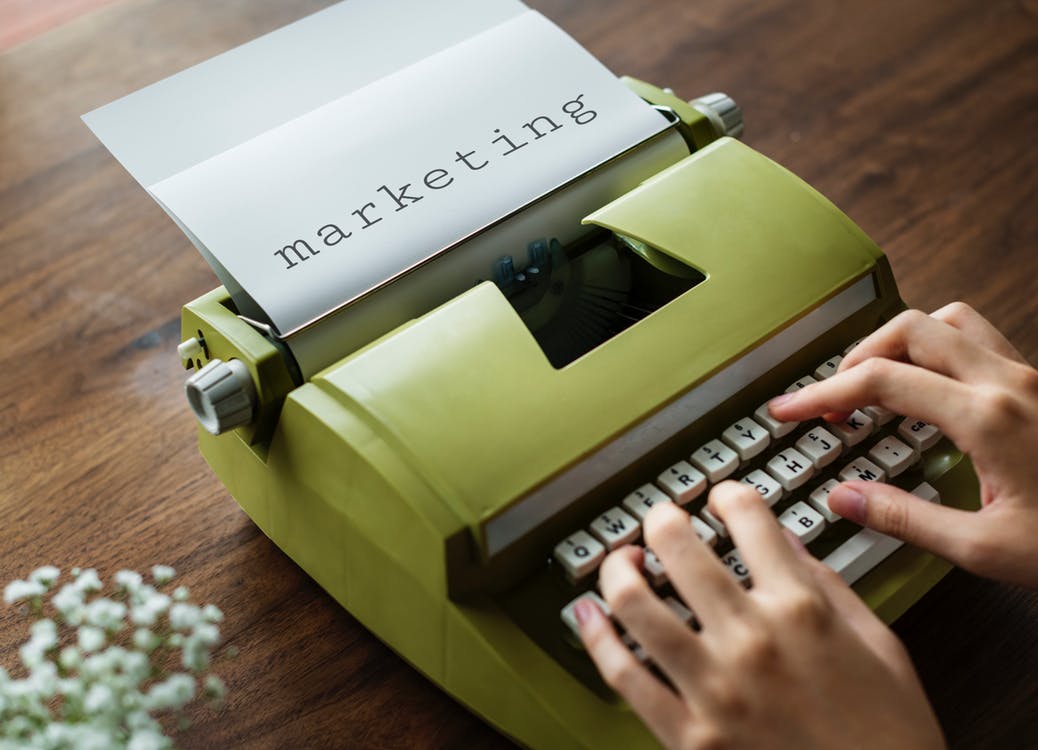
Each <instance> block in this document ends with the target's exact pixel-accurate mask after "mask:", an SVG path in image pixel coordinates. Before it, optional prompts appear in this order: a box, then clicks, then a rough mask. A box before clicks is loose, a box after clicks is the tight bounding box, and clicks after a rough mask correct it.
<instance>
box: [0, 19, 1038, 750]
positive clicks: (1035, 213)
mask: <svg viewBox="0 0 1038 750" xmlns="http://www.w3.org/2000/svg"><path fill="white" fill-rule="evenodd" d="M322 5H324V3H322V2H317V1H316V0H313V1H309V2H304V1H301V0H299V1H293V2H285V1H284V0H227V1H225V2H219V3H217V2H213V1H212V0H178V1H177V2H160V1H159V0H124V1H123V2H120V3H117V4H115V5H113V6H111V7H108V8H105V9H103V10H100V11H98V12H96V13H93V14H91V15H89V16H87V17H85V18H83V19H81V20H79V21H76V22H74V23H72V24H70V25H68V26H66V27H63V28H61V29H58V30H56V31H54V32H51V33H49V34H47V35H46V36H44V37H41V38H39V39H37V40H34V41H32V42H29V43H26V44H24V45H22V46H20V47H17V48H15V49H14V50H12V51H10V52H8V53H6V54H4V55H3V56H0V264H2V265H0V341H2V345H0V365H2V367H0V372H2V383H3V385H2V386H0V389H2V390H0V392H2V396H0V582H4V581H7V580H10V579H12V578H15V577H18V576H21V575H24V574H26V573H27V572H28V571H29V570H31V569H32V568H33V567H35V566H37V565H40V564H44V563H52V564H55V565H59V566H62V567H64V568H68V567H71V566H73V565H84V564H86V565H93V566H96V567H98V568H99V569H100V570H101V572H102V573H104V574H108V575H110V574H111V573H113V572H115V571H116V570H118V569H119V568H123V567H130V568H136V569H144V568H146V567H147V566H150V565H151V564H153V563H156V562H164V563H168V564H171V565H174V566H175V567H176V568H178V570H179V571H181V574H182V579H183V582H184V583H187V584H189V585H191V586H192V588H193V590H194V591H195V593H196V594H197V595H198V596H199V597H200V598H202V599H204V600H211V601H216V602H218V603H219V604H220V605H221V606H222V607H223V608H224V609H225V610H226V612H227V615H228V616H227V621H226V624H225V629H224V630H225V634H226V636H227V638H228V640H229V642H231V643H233V644H234V645H235V646H237V647H238V648H239V649H240V655H239V656H238V658H237V659H235V660H233V661H228V662H226V663H223V664H222V665H221V672H222V674H224V676H225V677H226V678H227V681H228V683H229V685H230V689H231V693H230V700H229V703H228V706H227V708H226V711H225V712H224V713H223V714H222V715H220V716H218V717H213V716H211V715H210V714H208V713H207V712H205V711H200V712H198V714H197V715H196V716H195V724H194V726H193V727H192V728H191V729H189V730H187V731H186V732H185V733H184V734H182V735H181V738H180V742H181V743H182V745H183V746H184V747H197V748H208V747H250V748H251V747H259V748H263V747H270V748H289V747H291V748H299V747H358V748H366V747H387V748H396V747H399V748H404V747H408V748H414V747H419V748H425V747H429V748H456V747H466V748H475V747H480V748H490V747H505V746H508V743H507V741H506V740H504V739H503V738H501V737H500V736H499V735H497V734H496V733H495V732H494V731H493V730H491V729H489V728H488V727H486V726H484V725H483V724H482V723H481V722H480V721H479V720H477V719H476V718H474V717H473V716H471V715H470V714H468V713H467V712H466V711H465V710H464V709H462V708H461V707H460V706H458V705H457V704H455V703H454V702H453V701H452V700H451V699H450V698H448V697H446V696H445V695H444V694H443V693H441V692H440V691H439V690H438V689H437V688H435V687H434V686H433V685H432V684H430V683H429V682H427V681H426V680H425V679H424V678H422V677H421V676H420V675H418V674H417V673H416V672H414V671H413V670H411V669H410V668H409V667H408V666H407V665H405V664H404V663H403V662H402V661H401V660H400V659H399V658H398V657H396V656H395V655H394V654H393V653H392V652H390V651H389V650H388V649H387V648H385V647H384V646H383V645H381V643H379V641H377V640H376V639H375V638H374V637H373V636H372V635H371V634H369V633H368V632H367V631H365V630H364V629H363V628H362V627H361V626H360V625H358V624H357V622H356V621H355V620H353V619H352V618H351V617H350V615H349V614H347V613H346V612H344V611H343V610H342V609H341V608H340V607H339V606H338V605H337V604H335V602H333V601H332V600H331V598H330V597H328V596H327V595H325V594H324V593H323V592H322V591H321V590H320V589H318V587H317V586H316V585H315V584H313V583H312V582H311V581H310V580H309V579H308V578H307V577H306V576H305V575H304V574H303V573H302V571H301V570H300V569H299V568H297V567H296V566H295V565H294V564H293V563H292V562H291V561H289V560H288V559H287V558H286V557H285V556H284V555H282V554H281V553H280V552H279V551H278V550H277V548H275V547H274V546H273V545H272V544H271V543H270V542H269V541H268V540H267V539H266V538H265V537H263V535H262V534H260V533H259V532H258V531H257V530H256V528H255V527H254V526H253V525H252V524H251V523H250V522H249V520H248V519H247V518H246V517H245V515H244V514H243V513H242V512H241V511H240V510H239V509H238V507H237V505H236V504H235V503H234V501H233V500H232V499H231V498H230V497H229V496H228V494H227V493H226V491H225V490H224V488H223V487H222V486H221V484H220V483H219V482H218V481H217V480H216V478H215V477H214V476H213V475H212V474H211V473H210V472H209V470H208V468H207V466H206V465H205V463H204V462H203V460H202V458H201V457H200V456H199V454H198V452H197V450H196V446H195V439H194V418H193V417H192V416H191V415H190V413H189V411H188V409H187V407H186V404H185V401H184V397H183V391H182V385H181V384H182V381H183V372H182V371H181V370H180V367H179V365H178V362H177V359H176V356H175V352H174V347H175V345H176V344H177V343H178V334H179V309H180V306H181V304H183V303H184V302H186V301H188V300H191V299H193V298H194V297H196V296H198V295H199V294H202V293H204V292H206V291H208V290H209V289H210V288H212V287H213V286H214V285H215V284H216V280H215V278H214V277H213V275H212V273H211V272H210V271H209V269H208V267H207V266H206V265H205V263H204V262H203V261H202V259H201V258H200V257H199V256H198V255H197V253H196V252H195V251H194V250H193V248H192V247H191V246H190V244H189V243H188V242H187V240H186V239H185V238H184V237H183V236H182V235H181V234H180V232H179V231H178V230H177V229H176V228H175V227H174V225H173V223H172V222H171V221H170V220H169V219H168V218H167V217H166V216H165V214H163V212H162V211H161V210H160V209H159V208H158V207H157V206H156V205H155V204H154V203H153V202H152V201H151V200H150V199H149V198H148V197H147V195H145V193H144V191H143V190H141V189H140V188H139V187H138V185H137V184H136V183H135V182H134V181H133V180H132V179H131V178H130V177H129V175H127V174H126V173H125V172H124V171H123V169H122V168H121V167H120V166H119V165H118V164H117V163H116V162H115V160H114V159H113V158H112V157H111V156H110V155H109V154H108V153H107V151H105V149H104V148H103V147H102V146H101V145H100V144H99V143H98V142H97V141H96V140H95V139H94V138H93V136H92V135H91V134H90V133H89V132H88V130H87V129H86V127H85V126H84V125H83V124H82V123H81V122H80V120H79V115H80V114H82V113H83V112H86V111H88V110H90V109H92V108H94V107H96V106H98V105H101V104H104V103H106V102H108V101H110V100H112V99H113V98H116V97H118V96H121V95H123V94H126V93H129V92H130V91H133V90H135V89H137V88H138V87H140V86H142V85H145V84H147V83H150V82H153V81H155V80H157V79H159V78H161V77H163V76H166V75H169V74H171V73H174V72H176V71H178V70H180V69H182V68H184V67H186V66H188V65H191V64H193V63H196V62H199V61H201V60H203V59H205V58H207V57H209V56H211V55H213V54H216V53H219V52H221V51H223V50H226V49H228V48H230V47H232V46H234V45H236V44H239V43H241V42H244V41H246V40H248V39H250V38H252V37H254V36H256V35H258V34H261V33H264V32H266V31H269V30H271V29H274V28H276V27H278V26H279V25H281V24H283V23H286V22H289V21H292V20H294V19H296V18H299V17H301V16H302V15H304V14H306V13H308V12H311V11H313V10H316V9H318V8H319V7H321V6H322ZM531 5H533V6H534V7H536V8H538V9H540V10H543V11H544V12H545V13H546V14H547V15H548V16H549V17H550V18H552V19H553V20H555V21H556V22H558V23H559V24H560V25H561V26H562V27H563V28H565V29H566V30H567V31H569V32H570V33H571V34H572V35H573V36H575V37H576V38H577V40H578V41H580V42H581V43H583V44H584V45H585V46H586V47H587V48H588V49H590V50H591V51H592V52H593V53H594V54H595V55H597V56H598V57H599V58H600V59H601V60H602V61H604V62H605V63H606V64H607V65H608V66H609V67H610V68H612V69H613V70H614V71H617V72H623V73H629V74H632V75H635V76H638V77H640V78H644V79H646V80H649V81H652V82H655V83H658V84H660V85H667V86H671V87H673V88H674V89H675V90H676V91H677V92H678V93H680V94H682V95H685V96H687V97H691V96H695V95H699V94H701V93H705V92H707V91H713V90H721V91H726V92H728V93H729V94H731V95H732V96H734V97H735V98H736V99H737V100H738V101H739V102H740V103H741V104H742V106H743V109H744V112H745V118H746V122H747V130H746V140H747V141H748V142H749V143H750V144H751V145H752V146H754V147H755V148H757V149H758V150H760V151H763V152H764V153H765V154H768V155H769V156H771V157H773V158H775V159H776V160H778V161H780V162H781V163H783V164H785V165H786V166H788V167H789V168H791V169H792V170H793V171H795V172H797V173H798V174H800V175H801V176H802V177H804V178H805V179H807V180H808V181H809V182H811V183H812V184H814V185H815V186H816V187H818V188H819V189H820V190H821V191H822V192H824V193H825V194H826V195H828V196H829V197H830V198H832V199H833V200H834V201H835V202H836V203H837V205H839V206H840V207H841V208H843V209H844V210H845V211H846V212H847V213H848V214H849V215H850V216H851V217H852V218H854V219H855V220H856V221H857V222H858V223H859V224H860V225H861V226H862V227H863V228H864V229H865V230H866V231H867V232H868V233H869V234H870V235H871V236H872V237H873V238H875V239H876V240H877V241H878V242H879V244H880V245H881V246H883V247H884V248H885V250H886V252H887V253H888V254H889V256H890V259H891V262H892V264H893V267H894V271H895V273H896V275H897V276H898V278H899V281H900V286H901V290H902V293H903V296H904V297H905V299H906V300H907V301H908V302H909V304H911V305H913V306H917V307H920V308H922V309H924V310H929V309H933V308H936V307H938V306H940V305H941V304H943V303H945V302H947V301H950V300H953V299H963V300H966V301H968V302H970V303H971V304H973V305H974V306H975V307H977V308H979V309H980V310H981V311H983V312H984V313H985V314H986V315H988V316H989V317H990V319H991V320H992V321H994V322H995V323H996V324H997V325H998V326H999V327H1001V328H1002V329H1003V330H1004V331H1005V332H1006V333H1007V334H1008V335H1009V336H1010V337H1011V338H1012V339H1013V341H1015V342H1016V344H1017V345H1018V346H1019V347H1020V349H1021V350H1022V351H1023V353H1024V354H1025V356H1027V357H1028V358H1030V359H1031V360H1032V361H1036V360H1038V329H1036V326H1035V320H1036V316H1038V281H1036V279H1038V248H1036V243H1035V236H1036V229H1038V199H1036V190H1038V148H1036V146H1035V136H1036V134H1038V3H1035V2H1034V1H1033V0H998V1H995V0H992V1H991V2H981V1H980V0H927V1H925V2H922V1H917V2H904V0H868V1H866V0H855V1H853V2H850V1H846V2H838V3H835V2H830V1H829V0H816V1H814V2H807V1H805V0H767V1H766V2H756V3H750V2H733V1H732V0H699V1H698V2H695V3H691V2H684V1H683V0H670V1H669V2H663V1H659V2H635V0H614V1H611V2H604V1H603V0H583V1H582V2H577V1H576V0H533V1H532V2H531ZM402 22H406V19H402ZM343 43H344V44H346V43H349V40H348V38H344V40H343ZM896 629H897V631H898V633H899V634H900V635H901V636H902V637H903V638H904V640H905V642H906V643H907V645H908V647H909V649H910V651H911V653H912V656H913V658H914V659H915V662H916V664H917V666H918V668H919V670H920V672H921V674H922V676H923V679H924V681H925V683H926V687H927V690H928V691H929V694H930V696H931V698H932V700H933V702H934V705H935V706H936V709H937V712H938V714H939V715H940V718H941V721H942V724H943V726H944V728H945V731H946V732H947V735H948V738H949V741H950V743H951V744H952V746H954V747H964V748H965V747H971V748H972V747H976V748H981V747H1009V748H1016V747H1035V746H1038V710H1036V708H1038V681H1036V679H1035V676H1036V675H1038V638H1036V635H1038V596H1036V595H1035V594H1033V593H1030V592H1024V591H1020V590H1017V589H1014V588H1011V587H1008V586H1003V585H999V584H996V583H991V582H988V581H983V580H979V579H976V578H973V577H971V576H969V575H966V574H964V573H961V572H953V573H952V574H951V575H949V576H948V577H947V578H946V579H945V580H944V581H943V582H942V583H941V584H939V585H938V586H937V587H936V588H935V589H934V590H933V591H932V592H931V593H930V594H929V595H927V596H926V597H925V598H924V599H923V600H922V601H921V602H920V603H919V604H918V605H917V606H916V607H915V608H914V609H912V610H911V611H910V612H909V613H908V614H907V615H906V616H905V617H904V618H902V620H901V621H900V622H899V623H898V624H897V626H896ZM24 637H25V630H24V625H23V623H22V620H21V619H20V618H19V617H17V616H16V612H15V610H14V608H11V607H6V608H2V609H0V663H4V664H10V663H11V662H12V660H13V657H14V656H15V648H16V644H17V643H19V642H20V641H21V640H23V639H24ZM882 719H883V717H877V732H878V733H881V732H882Z"/></svg>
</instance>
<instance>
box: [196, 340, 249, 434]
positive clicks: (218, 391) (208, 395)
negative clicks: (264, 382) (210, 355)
mask: <svg viewBox="0 0 1038 750" xmlns="http://www.w3.org/2000/svg"><path fill="white" fill-rule="evenodd" d="M184 390H185V391H186V392H187V401H188V403H189V404H191V410H192V411H194V413H195V416H196V417H198V422H199V424H201V425H202V427H204V428H205V429H206V430H208V431H209V432H211V433H212V434H214V435H219V434H220V433H221V432H227V430H231V429H233V428H235V427H239V426H241V425H243V424H248V423H249V422H251V421H252V412H253V409H254V408H255V405H256V387H255V386H254V385H253V382H252V376H251V375H249V371H248V369H247V368H246V367H245V365H244V364H243V363H242V362H241V361H240V360H237V359H232V360H230V361H229V362H224V361H223V360H221V359H214V360H212V361H211V362H210V363H209V364H207V365H206V366H205V367H203V368H202V369H201V370H199V371H198V372H196V373H195V374H194V375H192V376H191V377H189V378H188V379H187V382H186V383H185V384H184Z"/></svg>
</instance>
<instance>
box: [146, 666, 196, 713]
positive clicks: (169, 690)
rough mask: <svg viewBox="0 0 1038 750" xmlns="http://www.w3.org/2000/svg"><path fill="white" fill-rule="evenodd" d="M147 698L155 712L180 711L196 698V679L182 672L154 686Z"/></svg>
mask: <svg viewBox="0 0 1038 750" xmlns="http://www.w3.org/2000/svg"><path fill="white" fill-rule="evenodd" d="M147 697H148V703H149V704H150V707H151V710H153V711H165V710H168V709H177V710H179V709H181V708H183V707H184V706H185V705H186V704H187V702H188V701H190V700H191V699H192V698H194V697H195V679H194V678H193V677H192V676H191V675H188V674H183V673H180V672H178V673H176V674H172V675H170V676H169V677H167V678H166V679H165V680H163V681H162V682H156V683H155V684H154V685H152V686H151V690H149V691H148V695H147Z"/></svg>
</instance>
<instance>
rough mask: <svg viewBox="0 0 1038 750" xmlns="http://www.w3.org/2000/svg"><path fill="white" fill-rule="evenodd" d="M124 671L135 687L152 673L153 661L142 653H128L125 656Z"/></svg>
mask: <svg viewBox="0 0 1038 750" xmlns="http://www.w3.org/2000/svg"><path fill="white" fill-rule="evenodd" d="M122 670H123V674H124V675H126V676H127V677H129V678H130V680H131V681H132V682H133V684H134V685H139V684H140V683H142V682H144V680H146V679H147V678H148V675H149V674H150V673H151V660H150V659H149V658H148V655H147V654H142V653H141V652H140V651H127V652H126V653H125V654H124V655H123V663H122Z"/></svg>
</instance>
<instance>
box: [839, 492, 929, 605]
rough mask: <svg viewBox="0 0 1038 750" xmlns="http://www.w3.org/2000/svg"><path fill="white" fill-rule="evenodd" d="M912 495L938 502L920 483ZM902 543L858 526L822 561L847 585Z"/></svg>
mask: <svg viewBox="0 0 1038 750" xmlns="http://www.w3.org/2000/svg"><path fill="white" fill-rule="evenodd" d="M912 494H913V495H915V496H916V497H918V498H920V499H923V500H927V501H929V502H931V503H939V502H941V497H940V495H939V494H937V490H935V489H934V488H933V487H931V486H930V485H929V484H927V483H926V482H923V483H922V484H920V485H919V486H918V487H916V488H915V489H914V490H912ZM902 544H904V542H902V541H901V540H900V539H895V538H894V537H892V536H887V535H886V534H883V533H880V532H878V531H876V530H875V529H862V530H861V531H859V532H858V533H857V534H855V535H854V536H852V537H851V538H850V539H848V540H847V541H846V542H844V543H843V544H841V545H840V546H839V547H837V548H836V549H834V550H833V551H832V552H830V553H829V554H828V555H827V556H826V557H825V558H824V559H823V560H822V562H823V563H825V564H826V565H828V566H829V567H830V568H832V569H833V570H835V571H836V572H837V573H839V574H840V577H842V578H843V580H844V581H846V582H847V583H848V584H851V583H854V582H855V581H857V580H858V579H859V578H861V577H862V576H863V575H865V574H866V573H868V572H869V571H870V570H872V569H873V568H874V567H876V566H877V565H879V564H880V563H881V562H883V561H884V560H886V559H887V557H889V556H890V555H891V554H892V553H893V552H894V551H895V550H896V549H898V548H899V547H900V546H901V545H902Z"/></svg>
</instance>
